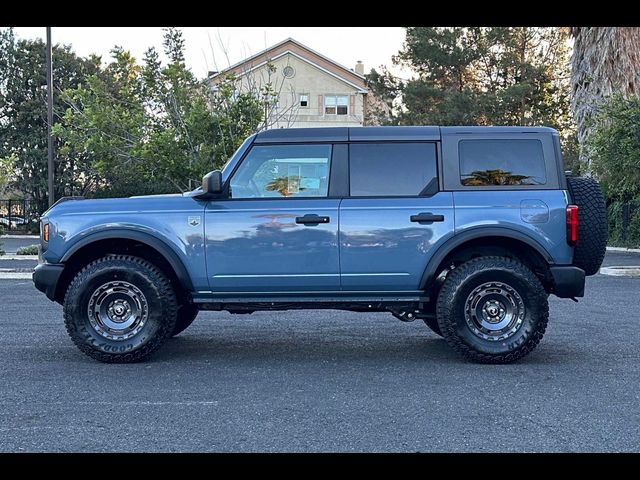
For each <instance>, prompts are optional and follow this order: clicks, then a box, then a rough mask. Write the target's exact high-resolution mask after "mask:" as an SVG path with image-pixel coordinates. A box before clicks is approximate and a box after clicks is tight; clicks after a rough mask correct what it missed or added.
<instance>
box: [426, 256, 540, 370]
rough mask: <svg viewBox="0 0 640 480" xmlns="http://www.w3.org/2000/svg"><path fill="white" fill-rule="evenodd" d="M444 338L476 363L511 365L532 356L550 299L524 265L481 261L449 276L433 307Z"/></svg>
mask: <svg viewBox="0 0 640 480" xmlns="http://www.w3.org/2000/svg"><path fill="white" fill-rule="evenodd" d="M436 312H437V318H438V324H439V326H440V330H441V332H442V336H443V337H444V338H445V340H446V341H447V343H448V344H449V345H451V346H452V347H453V348H454V350H456V351H457V352H458V353H460V354H462V355H463V356H464V357H465V358H467V359H468V360H472V361H475V362H479V363H510V362H513V361H515V360H518V359H520V358H522V357H524V356H525V355H527V354H528V353H530V352H531V351H532V350H533V349H534V348H536V346H537V345H538V343H539V342H540V340H541V339H542V336H543V335H544V332H545V330H546V328H547V322H548V319H549V303H548V294H547V293H546V292H545V290H544V287H543V286H542V284H541V283H540V280H539V279H538V278H537V277H536V276H535V274H534V273H533V272H532V271H531V270H529V269H528V268H527V267H526V266H525V265H523V264H522V263H520V262H518V261H517V260H513V259H511V258H506V257H494V256H487V257H479V258H474V259H472V260H469V261H468V262H466V263H463V264H462V265H460V266H459V267H458V268H456V269H454V270H453V271H451V272H450V274H449V275H448V276H447V279H446V281H445V282H444V284H443V286H442V289H441V290H440V293H439V295H438V301H437V306H436Z"/></svg>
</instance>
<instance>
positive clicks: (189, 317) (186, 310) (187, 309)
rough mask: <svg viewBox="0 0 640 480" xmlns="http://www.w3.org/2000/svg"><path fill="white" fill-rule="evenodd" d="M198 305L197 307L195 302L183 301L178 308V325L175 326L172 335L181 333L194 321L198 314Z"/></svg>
mask: <svg viewBox="0 0 640 480" xmlns="http://www.w3.org/2000/svg"><path fill="white" fill-rule="evenodd" d="M198 312H199V310H198V307H196V306H195V305H194V304H193V303H183V304H182V305H180V308H178V317H177V319H176V326H175V327H174V328H173V332H171V336H172V337H175V336H176V335H179V334H180V333H182V332H184V331H185V330H186V329H187V327H189V325H191V324H192V323H193V321H194V320H195V319H196V317H197V316H198Z"/></svg>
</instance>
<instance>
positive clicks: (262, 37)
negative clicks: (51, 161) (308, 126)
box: [15, 27, 410, 78]
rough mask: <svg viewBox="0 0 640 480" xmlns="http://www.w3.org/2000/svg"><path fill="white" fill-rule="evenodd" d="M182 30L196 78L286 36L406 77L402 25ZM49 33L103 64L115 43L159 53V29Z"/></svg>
mask: <svg viewBox="0 0 640 480" xmlns="http://www.w3.org/2000/svg"><path fill="white" fill-rule="evenodd" d="M181 30H182V31H183V34H184V39H185V43H186V54H185V57H186V62H187V65H188V66H190V67H191V69H192V70H193V72H194V73H195V74H196V75H197V76H198V77H204V76H206V74H207V72H208V71H211V70H222V69H224V68H225V67H227V66H229V65H230V64H231V65H232V64H234V63H236V62H238V61H240V60H242V59H244V58H246V57H248V56H250V55H252V54H255V53H258V52H259V51H261V50H264V49H265V48H267V47H269V46H271V45H273V44H275V43H278V42H280V41H281V40H284V39H285V38H287V37H292V38H294V39H296V40H298V41H299V42H302V43H303V44H305V45H307V46H308V47H310V48H312V49H313V50H316V51H317V52H319V53H321V54H323V55H325V56H326V57H329V58H330V59H332V60H335V61H336V62H338V63H340V64H342V65H344V66H345V67H348V68H353V67H354V66H355V64H356V61H358V60H361V61H362V62H364V65H365V72H368V71H369V70H370V69H371V68H372V67H374V68H378V67H379V66H380V65H387V66H388V67H389V68H390V69H391V71H392V73H394V74H395V75H398V76H400V77H403V78H408V77H409V76H410V73H409V72H407V71H406V70H403V69H399V68H395V67H393V65H392V63H391V56H392V55H394V54H396V53H397V52H398V50H400V48H401V47H402V42H403V41H404V37H405V35H404V29H403V28H401V27H183V28H181ZM51 31H52V33H51V36H52V40H53V43H54V44H55V43H62V44H67V45H71V46H72V47H73V50H74V51H75V52H76V53H77V54H78V55H80V56H87V55H89V54H91V53H96V54H98V55H101V56H102V59H103V60H106V59H107V58H108V57H109V51H110V50H111V49H112V48H113V47H114V46H115V45H118V46H121V47H123V48H124V49H125V50H129V51H131V53H132V54H133V55H134V56H135V57H136V58H137V59H141V58H142V55H143V53H144V51H145V50H146V49H147V48H149V47H151V46H154V47H156V49H157V50H158V51H159V52H161V51H162V29H161V27H52V29H51ZM15 32H16V35H17V36H18V37H19V38H37V37H40V38H42V39H44V38H45V36H46V30H45V27H16V28H15ZM225 52H226V53H225Z"/></svg>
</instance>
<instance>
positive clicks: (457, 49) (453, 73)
mask: <svg viewBox="0 0 640 480" xmlns="http://www.w3.org/2000/svg"><path fill="white" fill-rule="evenodd" d="M406 30H407V35H406V40H405V43H404V45H403V48H402V50H401V51H400V52H399V53H398V54H397V55H395V56H394V57H393V61H394V63H395V64H396V65H400V66H404V67H409V68H410V69H412V70H413V71H414V72H415V76H414V78H412V79H411V80H408V81H399V80H398V79H393V78H390V76H389V74H388V72H387V73H386V74H385V73H384V72H383V74H377V72H372V74H370V75H369V80H370V83H371V82H373V85H374V86H375V88H374V90H375V89H376V88H380V89H382V90H386V91H387V92H390V93H391V95H393V94H394V89H395V91H397V92H398V93H399V94H401V96H402V106H401V108H399V109H397V112H396V115H395V118H394V120H393V121H394V122H395V123H399V124H419V125H420V124H422V125H424V124H436V125H549V126H553V127H556V128H558V129H560V130H562V131H567V130H568V129H569V127H570V118H569V105H568V93H569V91H568V75H569V74H568V63H567V56H568V52H567V46H566V32H564V31H563V30H560V29H556V28H534V27H455V28H451V27H408V28H407V29H406ZM381 77H382V78H381ZM378 95H380V96H382V98H385V95H384V94H380V93H378Z"/></svg>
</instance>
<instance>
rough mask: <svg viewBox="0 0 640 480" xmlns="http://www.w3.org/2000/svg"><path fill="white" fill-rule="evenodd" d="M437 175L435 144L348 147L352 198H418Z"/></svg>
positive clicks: (372, 144)
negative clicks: (413, 196) (416, 196)
mask: <svg viewBox="0 0 640 480" xmlns="http://www.w3.org/2000/svg"><path fill="white" fill-rule="evenodd" d="M436 175H437V174H436V146H435V144H434V143H378V144H376V143H356V144H352V145H350V147H349V178H350V186H351V196H352V197H366V196H408V195H420V193H421V192H422V191H423V190H424V189H425V187H426V186H427V185H428V184H429V183H430V182H431V181H432V180H434V179H435V178H436Z"/></svg>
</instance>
